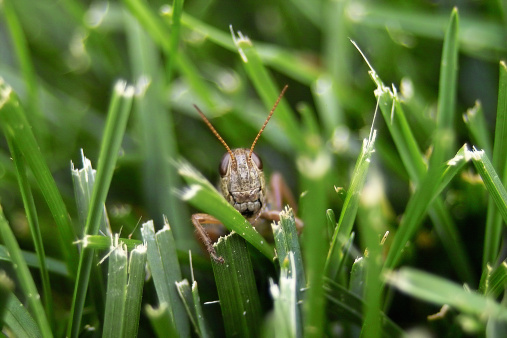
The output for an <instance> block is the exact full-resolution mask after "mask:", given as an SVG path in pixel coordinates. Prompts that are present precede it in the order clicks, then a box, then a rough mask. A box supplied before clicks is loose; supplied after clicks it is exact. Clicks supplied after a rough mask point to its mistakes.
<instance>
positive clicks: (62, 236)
mask: <svg viewBox="0 0 507 338" xmlns="http://www.w3.org/2000/svg"><path fill="white" fill-rule="evenodd" d="M0 123H1V125H2V128H3V131H4V133H5V135H6V136H7V137H9V138H10V139H11V140H13V142H14V143H15V144H16V145H17V147H18V148H19V150H20V152H21V153H22V154H23V157H24V159H25V161H26V163H27V165H28V167H29V168H30V170H31V171H32V173H33V175H34V176H35V179H36V181H37V183H38V184H39V187H40V190H41V192H42V194H43V196H44V198H45V199H46V202H47V204H48V207H49V209H50V210H51V213H52V214H53V217H54V219H55V222H56V225H57V229H58V235H59V239H58V242H59V244H60V246H61V250H62V253H63V255H64V257H65V262H66V263H67V267H68V269H69V271H70V272H71V273H72V274H73V273H74V271H75V269H76V265H77V250H76V248H75V246H74V244H73V242H74V240H75V235H74V231H73V227H72V223H71V220H70V217H69V214H68V212H67V208H66V207H65V204H64V203H63V200H62V196H61V195H60V193H59V191H58V189H57V187H56V183H55V180H54V179H53V176H51V173H50V172H49V168H48V166H47V164H46V162H45V161H44V158H43V157H42V154H41V152H40V149H39V146H38V144H37V141H36V140H35V137H34V135H33V133H32V128H31V126H30V125H29V124H28V121H27V119H26V116H25V113H24V111H23V109H22V107H21V105H20V103H19V100H18V98H17V96H16V94H15V93H14V91H13V90H12V88H11V87H10V86H9V85H7V84H6V83H5V82H4V81H3V79H2V78H0Z"/></svg>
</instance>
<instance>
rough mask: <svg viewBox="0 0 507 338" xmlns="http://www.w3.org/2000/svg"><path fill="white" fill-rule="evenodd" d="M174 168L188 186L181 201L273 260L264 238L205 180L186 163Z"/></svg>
mask: <svg viewBox="0 0 507 338" xmlns="http://www.w3.org/2000/svg"><path fill="white" fill-rule="evenodd" d="M176 166H177V167H178V171H179V173H180V175H181V176H182V177H183V179H184V180H185V181H186V182H187V184H189V185H190V186H189V187H188V188H187V189H186V190H184V191H182V192H180V193H179V195H180V197H181V198H182V199H183V200H185V201H188V202H190V204H192V205H193V206H194V207H195V208H197V209H199V210H202V211H203V212H205V213H208V214H210V215H212V216H213V217H215V218H217V219H218V220H220V221H221V222H223V225H224V226H225V227H226V228H227V229H229V230H230V231H235V232H236V233H238V234H239V235H240V236H241V237H243V238H244V239H245V240H246V241H247V242H249V243H250V244H252V245H253V246H254V247H255V248H256V249H258V250H259V251H260V252H261V253H263V254H264V255H265V256H266V257H267V258H268V259H270V260H273V259H274V257H275V253H274V250H273V248H272V247H271V246H270V245H269V244H268V243H267V242H266V240H265V239H264V237H262V236H261V235H260V234H259V233H258V232H257V230H255V229H254V227H253V226H252V225H251V224H250V223H249V222H248V221H247V220H246V219H245V218H244V217H243V216H242V215H241V214H240V213H239V212H238V211H237V210H236V209H234V207H233V206H232V205H230V204H229V203H228V202H227V201H226V200H225V198H224V197H223V196H222V195H220V193H219V192H218V191H217V190H216V189H215V187H213V185H212V184H211V183H210V182H209V181H208V180H206V178H204V177H203V176H202V175H201V174H200V173H199V172H198V171H197V170H195V169H194V168H193V167H192V166H191V165H190V164H188V163H185V162H179V163H177V164H176Z"/></svg>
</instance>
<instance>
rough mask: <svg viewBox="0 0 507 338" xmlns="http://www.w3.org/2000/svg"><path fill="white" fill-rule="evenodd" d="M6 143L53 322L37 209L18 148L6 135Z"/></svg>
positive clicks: (43, 293)
mask: <svg viewBox="0 0 507 338" xmlns="http://www.w3.org/2000/svg"><path fill="white" fill-rule="evenodd" d="M7 143H8V144H9V149H10V152H11V156H12V160H13V162H14V166H15V167H16V175H17V179H18V184H19V190H20V191H21V197H22V199H23V205H24V207H25V212H26V218H27V221H28V226H29V227H30V233H31V235H32V238H33V244H34V247H35V253H36V254H37V258H38V261H39V267H40V274H41V280H42V295H43V300H44V305H45V306H44V307H45V309H46V314H47V315H48V316H49V321H50V323H54V310H53V297H52V295H51V283H50V280H49V273H48V270H47V267H46V254H45V251H44V244H43V242H42V234H41V231H40V226H39V220H38V217H37V209H36V207H35V202H34V199H33V195H32V190H31V189H30V183H29V182H28V177H27V176H26V167H25V161H24V159H23V156H22V154H21V152H20V151H19V148H18V147H17V145H16V144H15V143H14V142H13V140H11V139H10V137H7ZM52 326H53V325H52Z"/></svg>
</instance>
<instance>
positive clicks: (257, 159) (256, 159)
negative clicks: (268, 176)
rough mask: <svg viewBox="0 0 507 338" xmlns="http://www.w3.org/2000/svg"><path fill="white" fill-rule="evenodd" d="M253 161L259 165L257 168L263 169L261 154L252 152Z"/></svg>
mask: <svg viewBox="0 0 507 338" xmlns="http://www.w3.org/2000/svg"><path fill="white" fill-rule="evenodd" d="M252 161H253V163H255V165H256V166H257V168H259V169H262V161H261V158H260V157H259V156H257V154H256V153H254V152H252Z"/></svg>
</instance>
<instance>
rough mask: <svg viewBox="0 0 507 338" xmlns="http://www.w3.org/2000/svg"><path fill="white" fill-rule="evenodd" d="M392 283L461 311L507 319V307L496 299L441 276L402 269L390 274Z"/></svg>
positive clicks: (411, 292) (423, 297) (389, 281)
mask: <svg viewBox="0 0 507 338" xmlns="http://www.w3.org/2000/svg"><path fill="white" fill-rule="evenodd" d="M386 280H387V282H388V283H389V284H391V285H393V286H395V287H396V288H397V289H399V290H400V291H402V292H404V293H407V294H409V295H411V296H413V297H416V298H419V299H421V300H424V301H426V302H430V303H434V304H437V305H444V304H448V305H450V306H451V307H454V308H456V309H457V310H459V311H461V312H464V313H468V314H473V315H476V316H479V317H481V318H496V319H501V320H503V321H506V320H507V309H506V308H505V307H504V306H502V305H500V304H498V303H497V302H495V301H494V300H493V299H490V298H487V297H484V296H482V295H480V294H478V293H476V292H474V291H467V290H465V289H464V288H463V287H462V286H461V285H458V284H455V283H453V282H450V281H448V280H446V279H443V278H441V277H438V276H434V275H431V274H429V273H426V272H423V271H419V270H416V269H412V268H402V269H400V270H399V271H393V272H390V273H389V274H388V275H387V276H386Z"/></svg>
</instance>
